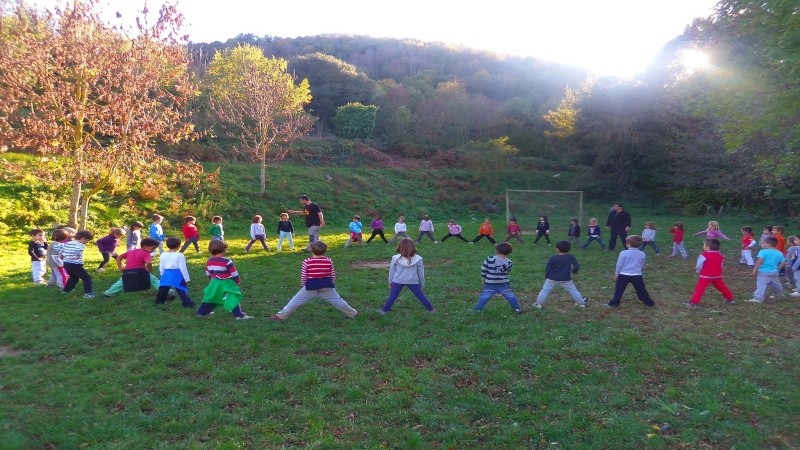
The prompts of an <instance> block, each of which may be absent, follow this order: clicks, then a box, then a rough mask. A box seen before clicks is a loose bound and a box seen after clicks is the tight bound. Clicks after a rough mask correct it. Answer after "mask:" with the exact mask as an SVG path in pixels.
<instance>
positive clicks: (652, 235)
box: [640, 222, 661, 255]
mask: <svg viewBox="0 0 800 450" xmlns="http://www.w3.org/2000/svg"><path fill="white" fill-rule="evenodd" d="M648 245H649V246H651V247H653V250H655V252H656V255H660V254H661V250H659V249H658V246H657V245H656V224H654V223H653V222H645V223H644V230H642V248H641V249H640V250H641V251H644V249H645V248H646V247H647V246H648Z"/></svg>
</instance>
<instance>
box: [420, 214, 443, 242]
mask: <svg viewBox="0 0 800 450" xmlns="http://www.w3.org/2000/svg"><path fill="white" fill-rule="evenodd" d="M422 236H428V237H429V238H431V240H432V241H433V243H434V244H438V243H439V241H437V240H436V238H435V237H433V222H432V221H431V218H430V217H428V215H427V214H425V215H424V216H422V220H421V221H420V222H419V236H417V242H422Z"/></svg>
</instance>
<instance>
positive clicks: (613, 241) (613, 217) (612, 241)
mask: <svg viewBox="0 0 800 450" xmlns="http://www.w3.org/2000/svg"><path fill="white" fill-rule="evenodd" d="M612 213H613V214H609V215H608V221H607V222H606V227H607V228H608V229H609V230H610V231H611V237H610V238H609V241H608V250H609V251H612V252H613V251H614V247H616V245H617V236H619V241H620V242H622V247H624V248H625V250H627V249H628V246H627V245H625V239H627V238H628V231H629V230H630V229H631V215H630V214H629V213H628V211H625V210H624V209H623V207H622V203H615V204H614V211H612Z"/></svg>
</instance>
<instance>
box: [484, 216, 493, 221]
mask: <svg viewBox="0 0 800 450" xmlns="http://www.w3.org/2000/svg"><path fill="white" fill-rule="evenodd" d="M487 220H492V219H490V218H488V217H484V218H483V221H484V222H486V221H487Z"/></svg>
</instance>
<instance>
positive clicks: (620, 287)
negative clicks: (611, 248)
mask: <svg viewBox="0 0 800 450" xmlns="http://www.w3.org/2000/svg"><path fill="white" fill-rule="evenodd" d="M625 246H626V247H628V249H627V250H623V251H621V252H620V253H619V257H618V258H617V266H616V269H615V271H614V281H615V285H614V297H613V298H611V300H609V302H608V304H607V305H606V306H608V307H610V308H617V307H619V303H620V301H621V300H622V294H623V293H625V288H626V287H628V284H629V283H630V284H633V288H634V289H636V296H637V297H639V300H641V301H642V303H644V305H645V306H647V307H650V308H652V307H654V306H656V304H655V302H654V301H653V299H652V298H650V294H649V293H648V292H647V288H646V287H645V286H644V277H643V276H642V269H643V268H644V262H645V259H646V258H647V256H646V254H645V253H644V252H643V251H641V250H639V247H641V246H642V237H641V236H636V235H635V234H634V235H632V236H628V237H627V239H625Z"/></svg>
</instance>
